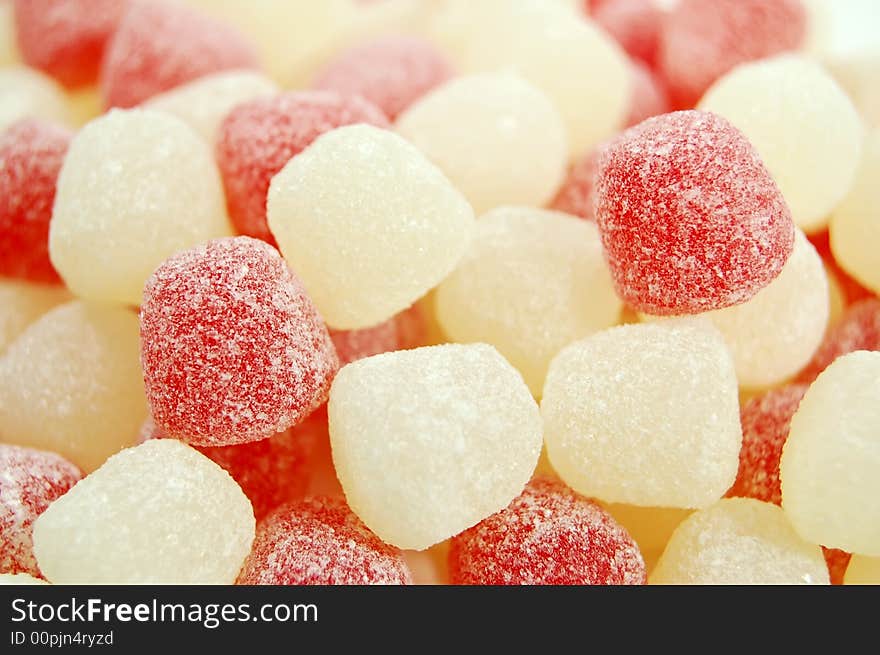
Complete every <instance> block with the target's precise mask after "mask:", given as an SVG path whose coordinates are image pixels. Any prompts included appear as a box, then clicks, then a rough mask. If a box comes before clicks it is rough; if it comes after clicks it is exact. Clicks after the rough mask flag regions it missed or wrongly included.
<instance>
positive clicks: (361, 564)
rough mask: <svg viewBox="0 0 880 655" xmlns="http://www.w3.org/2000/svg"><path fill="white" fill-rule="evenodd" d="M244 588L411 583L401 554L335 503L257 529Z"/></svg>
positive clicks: (304, 508)
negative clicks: (247, 586)
mask: <svg viewBox="0 0 880 655" xmlns="http://www.w3.org/2000/svg"><path fill="white" fill-rule="evenodd" d="M238 584H242V585H361V584H400V585H403V584H412V576H411V574H410V571H409V569H408V568H407V566H406V563H405V562H404V559H403V556H402V555H401V554H400V552H399V551H398V550H396V549H394V548H392V547H391V546H388V545H387V544H385V543H383V542H382V541H381V540H380V539H379V538H378V537H376V535H374V534H373V533H372V532H370V531H369V529H367V527H366V526H365V525H364V524H363V523H361V521H360V519H358V517H357V516H355V515H354V513H353V512H352V511H351V510H350V509H349V508H348V506H347V505H346V504H345V501H343V500H342V499H337V498H311V499H306V500H303V501H300V502H298V503H293V504H291V505H287V506H286V507H282V508H280V509H279V510H278V511H277V512H275V513H273V514H272V515H271V516H269V518H267V519H266V520H265V521H264V522H263V523H262V524H261V525H260V526H259V527H258V529H257V537H256V539H255V541H254V545H253V549H252V550H251V554H250V556H249V557H248V559H247V561H246V562H245V564H244V567H243V568H242V571H241V574H240V575H239V578H238Z"/></svg>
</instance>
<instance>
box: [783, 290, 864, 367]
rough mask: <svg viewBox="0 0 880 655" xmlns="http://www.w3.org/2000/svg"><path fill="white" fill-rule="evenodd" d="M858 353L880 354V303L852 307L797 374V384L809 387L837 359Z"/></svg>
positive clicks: (844, 313) (861, 302) (859, 302)
mask: <svg viewBox="0 0 880 655" xmlns="http://www.w3.org/2000/svg"><path fill="white" fill-rule="evenodd" d="M856 350H875V351H880V299H878V298H865V299H864V300H860V301H858V302H856V303H853V304H852V305H850V306H849V307H847V308H846V310H845V311H844V312H843V316H841V317H840V320H839V321H838V322H837V324H836V325H834V326H833V327H832V328H831V329H830V330H829V331H828V334H826V335H825V339H824V341H822V344H821V345H820V346H819V349H818V350H817V351H816V354H815V355H813V359H812V360H811V361H810V363H809V364H807V366H806V367H805V368H804V370H803V371H801V372H800V373H799V374H798V377H797V380H798V382H803V383H805V384H810V383H812V382H813V380H815V379H816V378H817V377H818V376H819V374H820V373H821V372H822V371H824V370H825V369H826V368H828V366H829V365H830V364H831V363H832V362H833V361H834V360H835V359H837V358H838V357H841V356H842V355H846V354H847V353H851V352H854V351H856Z"/></svg>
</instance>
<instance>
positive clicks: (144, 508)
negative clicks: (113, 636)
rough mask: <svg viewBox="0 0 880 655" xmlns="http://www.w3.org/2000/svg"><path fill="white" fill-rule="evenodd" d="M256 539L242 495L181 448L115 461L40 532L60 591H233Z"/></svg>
mask: <svg viewBox="0 0 880 655" xmlns="http://www.w3.org/2000/svg"><path fill="white" fill-rule="evenodd" d="M253 539H254V513H253V509H252V508H251V503H250V501H249V500H248V499H247V497H246V496H245V495H244V493H243V492H242V490H241V488H240V487H239V486H238V485H237V484H236V483H235V481H234V480H233V479H232V478H231V477H230V476H229V474H228V473H226V471H224V470H223V469H221V468H220V467H219V466H218V465H217V464H215V463H214V462H212V461H211V460H210V459H208V458H207V457H205V456H204V455H202V454H201V453H199V452H198V451H197V450H195V449H194V448H192V447H190V446H187V445H185V444H183V443H181V442H179V441H177V440H175V439H151V440H149V441H146V442H145V443H143V444H141V445H140V446H137V447H135V448H129V449H127V450H124V451H122V452H121V453H119V454H117V455H114V456H113V457H111V458H110V459H109V460H107V462H106V463H105V464H104V465H103V466H102V467H101V468H100V469H98V470H97V471H95V472H94V473H92V474H91V475H89V476H88V477H86V478H84V479H83V480H81V481H80V482H79V483H77V485H76V486H75V487H73V489H71V490H70V491H68V492H67V493H66V494H65V495H63V496H62V497H61V498H59V499H58V500H56V501H55V502H54V503H52V504H51V505H50V506H49V507H48V509H46V511H45V512H43V513H42V514H41V515H40V516H39V517H38V518H37V520H36V521H35V522H34V553H35V554H36V556H37V562H38V563H39V565H40V570H41V571H42V572H43V574H44V575H45V576H46V577H47V578H48V579H49V580H50V581H51V582H53V583H56V584H232V582H234V581H235V578H236V576H237V575H238V571H239V569H240V568H241V565H242V563H243V562H244V559H245V557H246V556H247V554H248V552H250V547H251V542H252V541H253Z"/></svg>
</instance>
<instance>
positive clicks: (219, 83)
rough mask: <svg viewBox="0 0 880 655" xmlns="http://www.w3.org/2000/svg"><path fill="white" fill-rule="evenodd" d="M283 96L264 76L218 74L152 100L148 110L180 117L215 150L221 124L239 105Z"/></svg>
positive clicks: (231, 73)
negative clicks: (259, 99) (273, 96)
mask: <svg viewBox="0 0 880 655" xmlns="http://www.w3.org/2000/svg"><path fill="white" fill-rule="evenodd" d="M278 92H279V88H278V85H276V84H275V83H274V82H273V81H272V80H270V79H269V78H268V77H266V76H265V75H262V74H261V73H256V72H254V71H231V72H224V73H214V74H213V75H206V76H204V77H200V78H199V79H197V80H195V81H193V82H190V83H189V84H184V85H183V86H179V87H176V88H174V89H171V90H170V91H166V92H165V93H161V94H159V95H157V96H153V97H152V98H150V99H149V100H148V101H147V102H146V103H145V104H144V107H145V108H147V109H154V110H156V111H161V112H165V113H167V114H172V115H174V116H177V118H179V119H180V120H182V121H183V122H184V123H186V124H187V125H189V126H190V127H191V128H192V129H194V130H195V131H196V132H198V133H199V134H200V135H201V137H202V138H203V139H205V141H207V142H208V144H209V145H210V146H211V147H212V148H213V147H214V143H215V142H216V141H217V132H218V130H219V128H220V123H222V122H223V119H224V118H226V115H227V114H229V112H230V111H232V109H233V107H235V106H236V105H239V104H242V103H245V102H248V101H249V100H254V99H256V98H261V97H264V96H270V95H273V94H275V93H278Z"/></svg>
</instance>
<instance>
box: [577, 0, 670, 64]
mask: <svg viewBox="0 0 880 655" xmlns="http://www.w3.org/2000/svg"><path fill="white" fill-rule="evenodd" d="M593 20H594V21H596V22H597V23H598V24H599V25H601V26H602V27H603V28H604V29H605V30H606V31H607V32H608V33H609V34H610V35H611V36H613V37H614V39H615V40H616V41H617V42H618V43H619V44H620V45H621V46H622V47H623V49H624V50H626V51H627V52H628V53H629V55H630V56H631V57H635V58H636V59H639V60H641V61H643V62H645V63H646V64H648V65H649V66H652V67H653V66H654V65H655V63H656V61H657V49H658V47H659V44H660V25H661V22H662V20H663V12H662V11H661V10H660V8H659V7H658V6H657V4H656V3H655V2H654V0H605V2H602V3H601V4H599V5H598V6H597V7H595V8H594V9H593Z"/></svg>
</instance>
